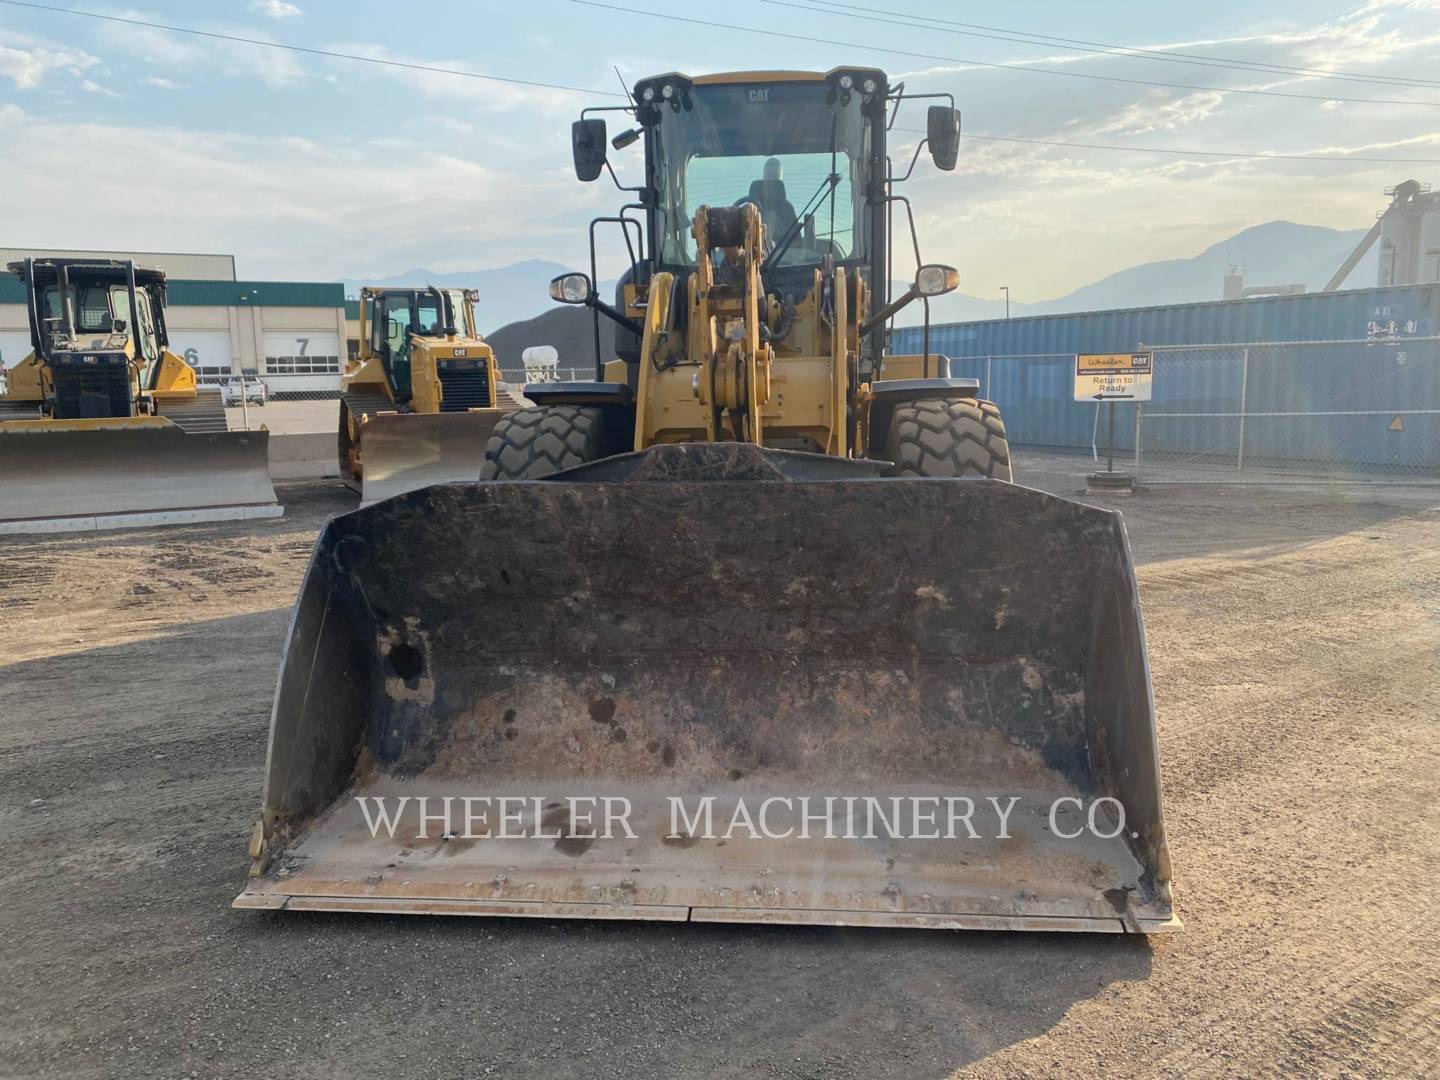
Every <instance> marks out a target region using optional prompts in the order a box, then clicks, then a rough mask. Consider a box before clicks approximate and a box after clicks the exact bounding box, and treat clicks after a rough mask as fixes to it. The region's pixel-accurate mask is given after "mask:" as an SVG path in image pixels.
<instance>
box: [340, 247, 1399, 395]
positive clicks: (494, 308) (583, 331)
mask: <svg viewBox="0 0 1440 1080" xmlns="http://www.w3.org/2000/svg"><path fill="white" fill-rule="evenodd" d="M1364 232H1365V231H1364V230H1363V229H1350V230H1344V229H1328V228H1324V227H1322V226H1318V225H1301V224H1297V223H1296V222H1293V221H1267V222H1265V223H1264V224H1262V225H1255V226H1252V227H1251V228H1248V229H1244V230H1242V231H1241V232H1238V233H1236V234H1235V235H1234V236H1231V237H1227V238H1226V239H1224V240H1221V241H1219V242H1218V243H1215V244H1211V245H1210V246H1209V247H1207V248H1206V249H1205V250H1204V251H1202V252H1200V253H1199V254H1197V255H1194V256H1191V257H1190V258H1186V259H1162V260H1157V261H1155V262H1147V263H1141V264H1140V265H1138V266H1131V267H1128V268H1126V269H1124V270H1118V271H1116V272H1115V273H1113V274H1108V275H1106V276H1105V277H1103V278H1100V279H1099V280H1098V281H1094V282H1091V283H1090V284H1088V285H1083V286H1081V287H1080V288H1078V289H1076V290H1075V291H1074V292H1071V293H1068V294H1066V295H1065V296H1060V297H1056V298H1054V299H1050V300H1039V301H1033V302H1028V303H1027V302H1023V301H1020V300H1013V301H1012V302H1011V304H1010V315H1011V316H1012V317H1020V316H1024V315H1049V314H1059V313H1064V312H1072V311H1103V310H1106V309H1109V308H1127V307H1150V306H1154V305H1159V304H1185V303H1197V302H1200V301H1205V300H1219V299H1221V295H1222V294H1221V290H1222V286H1223V281H1224V277H1225V274H1226V272H1227V270H1228V269H1229V268H1230V267H1231V266H1237V267H1239V268H1241V269H1242V270H1243V271H1244V272H1245V276H1246V284H1248V285H1292V284H1296V285H1303V286H1304V287H1305V290H1306V291H1307V292H1314V291H1316V290H1318V289H1321V288H1323V287H1324V286H1325V283H1326V282H1327V281H1328V280H1329V279H1330V276H1331V274H1333V273H1334V272H1335V270H1336V269H1337V268H1338V267H1339V266H1340V264H1341V263H1342V262H1343V261H1344V259H1345V257H1346V256H1347V255H1349V254H1350V252H1351V251H1352V250H1353V249H1354V247H1355V245H1356V244H1357V243H1358V242H1359V240H1360V238H1361V237H1362V236H1363V235H1364ZM1376 258H1377V255H1376V252H1375V250H1374V249H1372V250H1371V251H1370V253H1369V254H1368V255H1367V256H1366V257H1365V258H1364V259H1363V260H1361V262H1360V264H1359V265H1358V266H1357V267H1356V268H1355V270H1354V271H1352V272H1351V274H1350V277H1349V278H1348V279H1347V280H1346V282H1345V283H1344V284H1345V286H1346V287H1349V288H1361V287H1366V286H1370V285H1373V284H1374V283H1375V280H1376ZM567 269H573V268H572V267H566V266H562V265H560V264H559V263H553V262H547V261H545V260H543V259H527V260H526V261H524V262H520V263H515V264H514V265H511V266H503V267H498V268H494V269H487V270H473V271H457V272H445V273H436V272H432V271H429V270H425V269H422V268H416V269H413V270H408V271H406V272H405V273H403V274H396V275H394V276H393V277H389V278H381V279H379V280H374V279H372V280H369V281H366V282H364V284H367V285H412V286H413V285H438V286H447V287H462V286H463V287H468V288H473V289H478V290H479V292H480V301H479V305H478V318H479V324H480V326H481V328H482V329H485V328H490V332H489V333H488V335H487V336H488V337H489V338H490V339H491V341H492V343H493V344H495V347H496V350H497V352H499V354H500V358H501V363H502V364H503V365H504V366H505V367H507V368H510V369H514V368H517V367H519V365H520V356H519V353H520V350H521V349H523V348H524V347H525V346H526V345H554V346H555V347H556V348H557V349H558V350H559V352H560V355H561V357H562V361H561V363H562V366H564V365H565V360H564V359H563V358H567V357H571V356H578V357H581V358H582V359H581V360H580V361H579V362H581V363H584V364H588V363H589V361H590V357H591V355H592V353H593V351H594V346H593V344H592V334H593V331H592V329H591V323H590V314H589V312H586V311H584V310H581V309H575V308H569V309H557V307H556V305H554V304H553V303H552V302H551V300H550V298H549V295H548V292H547V286H548V285H549V283H550V279H551V278H553V277H555V276H556V275H557V274H561V273H564V272H565V271H566V270H567ZM360 284H361V283H360V282H352V281H347V282H345V287H346V294H347V295H354V294H355V292H356V291H357V290H358V289H359V286H360ZM599 288H600V292H601V295H602V296H604V295H609V293H610V292H611V291H612V290H613V288H614V285H613V283H611V282H601V283H600V286H599ZM893 288H894V291H895V292H896V293H899V292H903V291H904V290H905V288H906V283H902V282H897V283H895V284H894V286H893ZM562 312H563V313H562ZM1004 316H1005V301H1004V299H1003V298H994V297H980V296H971V295H968V294H966V293H964V292H954V293H950V294H949V295H947V296H942V297H940V298H938V299H936V300H934V301H932V302H931V307H930V317H931V321H932V322H936V323H941V322H968V321H972V320H978V319H998V318H1003V317H1004ZM921 317H922V316H921V308H920V306H919V305H918V304H912V305H911V306H910V307H909V308H908V309H907V310H906V311H905V312H903V313H902V315H901V316H900V318H899V319H897V322H899V323H900V324H902V325H913V324H917V323H919V322H920V321H921ZM602 322H603V320H602ZM497 328H498V329H497ZM602 330H604V331H605V338H606V340H605V342H604V347H608V339H609V334H608V328H605V327H602ZM512 354H513V355H512Z"/></svg>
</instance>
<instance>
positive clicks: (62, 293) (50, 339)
mask: <svg viewBox="0 0 1440 1080" xmlns="http://www.w3.org/2000/svg"><path fill="white" fill-rule="evenodd" d="M9 269H10V272H11V273H13V274H15V275H17V276H18V277H19V278H20V279H21V280H22V281H23V282H24V283H25V305H26V310H27V313H28V317H29V323H30V342H31V347H32V351H31V353H30V355H29V356H27V357H26V358H25V359H24V360H22V361H21V362H20V363H19V364H18V365H17V366H16V367H15V368H13V369H12V370H11V371H10V375H9V379H8V381H7V386H6V389H5V393H4V394H3V395H0V534H3V533H25V532H57V531H72V530H91V529H97V528H100V529H108V528H125V527H134V526H142V525H154V524H161V523H167V522H188V521H220V520H231V519H242V518H254V517H278V516H280V514H281V513H282V509H281V507H280V505H279V504H278V502H277V501H276V499H275V489H274V488H273V487H272V486H271V483H270V472H269V461H268V458H267V454H268V447H269V442H268V440H269V435H268V433H267V432H265V431H263V430H262V431H258V432H256V431H227V430H226V424H225V409H224V406H223V404H222V402H221V395H220V390H219V388H218V387H217V388H213V389H212V388H209V387H201V386H199V385H198V383H197V381H196V378H195V371H194V369H193V368H191V367H190V366H189V365H188V364H186V363H185V361H184V360H182V359H181V358H180V357H178V356H176V355H175V354H174V353H173V352H171V351H170V349H169V339H168V337H167V334H166V330H165V275H164V273H163V272H161V271H160V270H155V269H149V268H145V267H137V266H136V265H135V264H134V263H133V262H131V261H129V260H89V259H25V260H24V261H23V262H15V263H11V264H10V265H9Z"/></svg>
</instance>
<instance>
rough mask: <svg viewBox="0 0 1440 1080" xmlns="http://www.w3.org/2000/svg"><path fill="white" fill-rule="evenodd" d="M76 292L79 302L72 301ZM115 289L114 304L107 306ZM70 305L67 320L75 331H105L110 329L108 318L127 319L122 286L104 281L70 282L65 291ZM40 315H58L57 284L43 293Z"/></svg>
mask: <svg viewBox="0 0 1440 1080" xmlns="http://www.w3.org/2000/svg"><path fill="white" fill-rule="evenodd" d="M77 291H78V292H79V296H80V303H79V305H78V307H77V306H76V303H75V296H76V292H77ZM116 292H118V293H119V294H120V295H119V296H117V297H116V306H115V307H114V308H113V309H112V307H111V295H112V294H113V293H116ZM65 297H66V299H67V300H68V301H69V303H68V304H67V305H66V306H67V307H68V308H69V309H70V324H71V326H72V327H74V329H75V332H76V333H79V334H108V333H110V331H111V320H112V318H114V319H126V320H127V322H128V311H129V307H130V305H129V302H128V299H127V297H126V296H125V288H124V286H106V285H79V286H76V285H71V286H70V288H69V289H68V290H67V291H66V293H65ZM40 317H41V319H57V320H58V319H60V318H62V317H63V314H62V312H61V310H60V288H59V286H56V285H51V286H50V287H49V288H48V289H46V290H45V293H44V304H43V309H42V311H41V315H40Z"/></svg>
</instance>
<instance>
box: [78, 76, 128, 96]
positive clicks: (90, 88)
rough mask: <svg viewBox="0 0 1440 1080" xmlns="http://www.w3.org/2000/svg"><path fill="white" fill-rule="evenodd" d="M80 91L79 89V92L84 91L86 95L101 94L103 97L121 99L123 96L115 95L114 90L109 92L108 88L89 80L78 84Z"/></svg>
mask: <svg viewBox="0 0 1440 1080" xmlns="http://www.w3.org/2000/svg"><path fill="white" fill-rule="evenodd" d="M80 89H81V90H84V91H85V92H86V93H87V94H102V95H104V96H105V97H112V98H118V97H123V96H124V95H123V94H117V93H116V92H115V91H114V90H111V89H110V88H109V87H108V86H101V85H100V84H99V83H97V82H94V81H92V80H90V79H85V80H83V81H82V82H81V83H80Z"/></svg>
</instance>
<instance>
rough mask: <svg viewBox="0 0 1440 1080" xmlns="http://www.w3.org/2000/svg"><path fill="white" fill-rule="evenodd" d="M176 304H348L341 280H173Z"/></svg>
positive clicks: (172, 298) (171, 291)
mask: <svg viewBox="0 0 1440 1080" xmlns="http://www.w3.org/2000/svg"><path fill="white" fill-rule="evenodd" d="M169 284H170V289H169V300H170V304H171V305H172V306H174V307H328V308H338V307H341V306H343V305H344V303H345V286H344V285H342V284H340V282H338V281H193V280H186V279H184V278H175V279H171V281H170V283H169Z"/></svg>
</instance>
